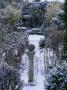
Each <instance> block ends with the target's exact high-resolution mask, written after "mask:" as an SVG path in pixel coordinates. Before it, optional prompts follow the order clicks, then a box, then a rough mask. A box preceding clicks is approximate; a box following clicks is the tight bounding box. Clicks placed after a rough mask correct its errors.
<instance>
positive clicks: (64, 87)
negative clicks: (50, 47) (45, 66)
mask: <svg viewBox="0 0 67 90" xmlns="http://www.w3.org/2000/svg"><path fill="white" fill-rule="evenodd" d="M47 81H48V85H47V90H67V69H66V68H65V67H63V66H60V67H57V68H56V67H55V68H54V69H52V70H51V72H50V75H49V77H48V79H47Z"/></svg>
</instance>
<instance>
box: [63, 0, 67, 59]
mask: <svg viewBox="0 0 67 90" xmlns="http://www.w3.org/2000/svg"><path fill="white" fill-rule="evenodd" d="M63 19H64V23H65V35H64V55H63V59H64V60H67V0H65V2H64V16H63Z"/></svg>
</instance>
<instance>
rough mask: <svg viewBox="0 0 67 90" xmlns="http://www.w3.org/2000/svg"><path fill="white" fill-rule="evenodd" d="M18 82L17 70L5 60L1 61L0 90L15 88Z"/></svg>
mask: <svg viewBox="0 0 67 90" xmlns="http://www.w3.org/2000/svg"><path fill="white" fill-rule="evenodd" d="M18 83H19V78H18V73H17V71H16V70H13V69H12V68H11V67H10V66H8V64H5V63H4V62H3V63H0V90H15V87H16V86H17V85H18ZM17 90H18V89H17Z"/></svg>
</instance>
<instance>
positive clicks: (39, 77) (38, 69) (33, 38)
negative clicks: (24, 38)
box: [21, 35, 46, 90]
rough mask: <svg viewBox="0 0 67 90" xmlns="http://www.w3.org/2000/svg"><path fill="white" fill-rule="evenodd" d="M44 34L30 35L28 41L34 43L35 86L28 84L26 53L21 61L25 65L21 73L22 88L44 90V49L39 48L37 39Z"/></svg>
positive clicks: (25, 89)
mask: <svg viewBox="0 0 67 90" xmlns="http://www.w3.org/2000/svg"><path fill="white" fill-rule="evenodd" d="M41 38H44V36H41V35H30V36H29V38H28V39H29V43H32V44H34V45H35V52H36V53H35V57H34V83H35V86H30V85H28V57H27V56H26V54H24V56H23V58H22V59H23V62H24V63H25V64H26V65H25V70H24V72H23V73H21V80H24V82H25V84H24V87H23V89H22V90H45V86H44V81H45V82H46V80H45V77H44V50H43V49H39V41H40V39H41Z"/></svg>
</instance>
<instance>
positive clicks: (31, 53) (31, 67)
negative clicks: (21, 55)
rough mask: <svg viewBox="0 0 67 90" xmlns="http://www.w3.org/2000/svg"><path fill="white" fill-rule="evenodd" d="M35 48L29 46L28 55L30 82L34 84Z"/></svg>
mask: <svg viewBox="0 0 67 90" xmlns="http://www.w3.org/2000/svg"><path fill="white" fill-rule="evenodd" d="M34 49H35V46H34V45H32V44H30V45H28V51H27V55H28V58H29V75H28V76H29V80H28V82H32V81H33V80H34V60H33V59H34V55H35V51H34Z"/></svg>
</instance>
